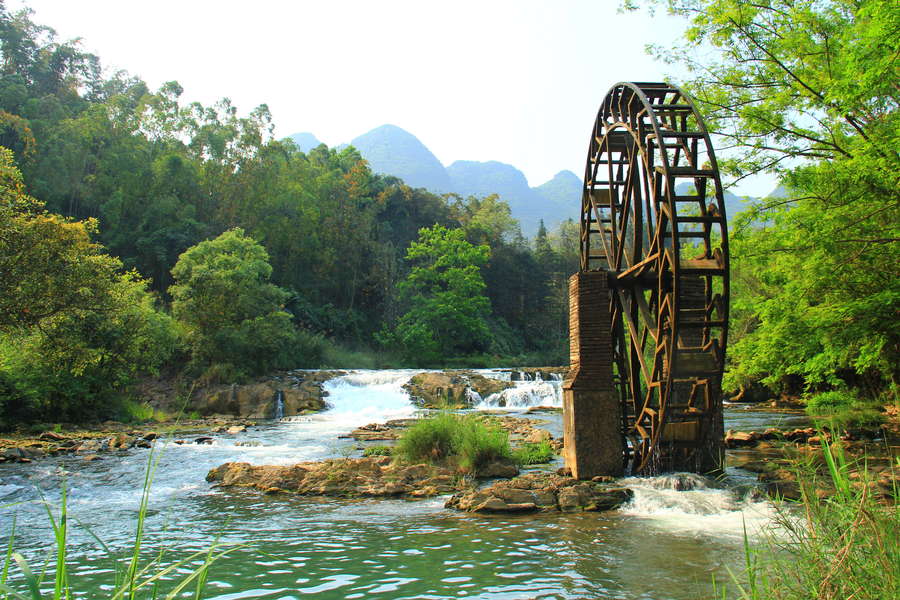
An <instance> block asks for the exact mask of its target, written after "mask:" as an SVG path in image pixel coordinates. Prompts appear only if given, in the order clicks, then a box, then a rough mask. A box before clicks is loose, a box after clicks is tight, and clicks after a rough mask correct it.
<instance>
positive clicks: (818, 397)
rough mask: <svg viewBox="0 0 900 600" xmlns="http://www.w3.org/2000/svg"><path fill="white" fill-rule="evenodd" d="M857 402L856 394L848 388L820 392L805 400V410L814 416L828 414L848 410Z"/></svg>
mask: <svg viewBox="0 0 900 600" xmlns="http://www.w3.org/2000/svg"><path fill="white" fill-rule="evenodd" d="M857 402H858V400H857V397H856V395H855V394H854V393H852V392H850V391H848V390H832V391H830V392H820V393H818V394H815V395H814V396H811V397H810V398H808V399H807V400H806V412H807V414H810V415H815V416H821V415H829V414H834V413H836V412H840V411H842V410H848V409H850V408H852V407H853V406H854V405H856V403H857Z"/></svg>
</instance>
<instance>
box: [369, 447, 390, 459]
mask: <svg viewBox="0 0 900 600" xmlns="http://www.w3.org/2000/svg"><path fill="white" fill-rule="evenodd" d="M393 454H394V447H393V446H369V447H368V448H366V449H365V450H363V456H366V457H368V456H392V455H393Z"/></svg>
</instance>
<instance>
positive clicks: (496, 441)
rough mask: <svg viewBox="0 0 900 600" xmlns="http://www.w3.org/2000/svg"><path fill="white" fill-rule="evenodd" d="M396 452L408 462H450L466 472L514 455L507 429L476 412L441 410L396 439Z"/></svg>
mask: <svg viewBox="0 0 900 600" xmlns="http://www.w3.org/2000/svg"><path fill="white" fill-rule="evenodd" d="M395 454H396V456H398V457H399V458H400V459H401V460H405V461H408V462H417V461H427V462H432V463H436V462H449V463H453V464H456V465H457V466H458V467H459V468H460V469H462V470H463V471H467V472H472V471H476V470H478V468H479V467H481V466H482V465H484V464H485V463H488V462H490V461H493V460H496V459H500V458H511V457H512V451H511V450H510V447H509V437H508V435H507V433H506V432H505V431H503V430H502V429H500V428H498V427H493V426H490V425H487V424H485V423H484V421H483V420H481V419H479V418H478V417H476V416H473V415H466V416H459V415H453V414H450V413H442V414H440V415H438V416H436V417H432V418H429V419H423V420H421V421H419V422H418V423H416V424H415V425H413V426H412V427H410V428H409V429H408V430H407V431H406V433H404V434H403V437H401V438H400V440H399V441H398V443H397V447H396V450H395Z"/></svg>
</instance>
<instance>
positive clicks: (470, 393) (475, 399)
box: [466, 387, 484, 406]
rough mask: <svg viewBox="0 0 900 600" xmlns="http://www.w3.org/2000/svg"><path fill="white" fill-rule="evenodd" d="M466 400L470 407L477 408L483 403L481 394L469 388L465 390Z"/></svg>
mask: <svg viewBox="0 0 900 600" xmlns="http://www.w3.org/2000/svg"><path fill="white" fill-rule="evenodd" d="M466 400H467V401H468V403H469V405H470V406H478V405H479V404H481V403H482V402H484V398H482V397H481V394H479V393H478V392H476V391H475V390H473V389H472V388H470V387H467V388H466Z"/></svg>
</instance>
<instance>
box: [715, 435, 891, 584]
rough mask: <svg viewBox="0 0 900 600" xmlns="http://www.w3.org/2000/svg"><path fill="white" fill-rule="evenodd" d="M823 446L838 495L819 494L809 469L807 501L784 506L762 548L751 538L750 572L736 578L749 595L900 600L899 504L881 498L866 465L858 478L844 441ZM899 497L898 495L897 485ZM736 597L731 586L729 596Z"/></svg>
mask: <svg viewBox="0 0 900 600" xmlns="http://www.w3.org/2000/svg"><path fill="white" fill-rule="evenodd" d="M822 450H823V453H824V458H825V462H826V465H827V467H828V477H829V478H830V479H831V482H832V483H833V485H834V488H835V490H836V491H835V493H834V495H832V496H831V497H827V498H822V497H820V496H819V495H817V494H816V486H815V479H814V477H815V475H814V473H813V472H812V471H807V472H804V473H803V474H802V475H803V476H802V477H801V479H800V482H801V490H802V498H801V500H800V501H799V502H798V503H797V505H796V506H792V505H784V506H782V507H781V509H780V510H779V511H778V513H777V517H776V523H775V528H774V529H775V530H774V531H773V532H772V533H771V534H769V535H768V536H766V537H765V538H764V541H763V542H762V544H761V545H759V546H758V547H752V546H751V544H750V543H749V539H748V538H747V537H746V536H745V548H744V550H745V556H746V565H745V570H744V573H743V576H742V577H741V576H735V577H733V579H734V581H735V582H736V584H737V591H738V592H739V596H738V598H740V599H741V600H762V599H766V600H845V599H847V598H853V599H854V600H894V599H895V598H900V510H898V506H897V504H896V502H895V503H892V504H890V505H886V504H882V503H879V502H878V501H877V500H876V499H875V498H874V495H873V493H872V485H873V482H871V481H870V480H869V479H868V478H867V476H866V470H865V468H860V469H859V470H857V471H855V472H856V473H859V476H858V478H851V472H852V471H851V465H850V464H849V463H848V462H847V460H846V458H845V456H844V453H843V452H842V449H841V447H840V446H839V445H829V444H824V445H823V449H822ZM863 467H864V465H863ZM893 497H894V499H895V501H896V499H897V498H898V495H897V489H896V485H895V488H894V490H893ZM795 508H796V509H797V510H795ZM728 596H729V595H728V594H726V593H725V592H724V591H723V593H722V597H723V598H725V597H728Z"/></svg>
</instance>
